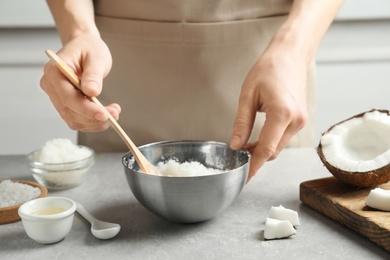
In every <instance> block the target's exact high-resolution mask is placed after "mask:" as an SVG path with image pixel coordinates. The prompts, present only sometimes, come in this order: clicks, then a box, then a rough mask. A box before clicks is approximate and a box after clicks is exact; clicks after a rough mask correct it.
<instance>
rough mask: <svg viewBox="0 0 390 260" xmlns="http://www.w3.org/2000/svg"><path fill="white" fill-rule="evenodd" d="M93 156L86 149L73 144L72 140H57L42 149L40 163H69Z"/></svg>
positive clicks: (39, 157) (39, 156)
mask: <svg viewBox="0 0 390 260" xmlns="http://www.w3.org/2000/svg"><path fill="white" fill-rule="evenodd" d="M90 155H91V151H90V150H89V149H87V148H86V147H80V146H77V145H75V144H73V143H72V141H71V140H70V139H66V138H55V139H52V140H49V141H47V142H46V143H45V145H44V146H43V147H42V149H41V151H40V153H39V155H38V161H39V162H42V163H67V162H74V161H78V160H82V159H85V158H87V157H89V156H90Z"/></svg>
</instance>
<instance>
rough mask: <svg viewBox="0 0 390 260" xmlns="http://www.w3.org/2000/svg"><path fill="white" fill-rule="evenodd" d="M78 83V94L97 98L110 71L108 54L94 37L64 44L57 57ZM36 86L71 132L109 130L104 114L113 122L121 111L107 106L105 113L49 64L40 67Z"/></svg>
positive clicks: (116, 107) (78, 37)
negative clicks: (77, 78) (75, 77)
mask: <svg viewBox="0 0 390 260" xmlns="http://www.w3.org/2000/svg"><path fill="white" fill-rule="evenodd" d="M57 54H58V56H59V57H60V58H61V59H62V60H63V61H64V62H65V63H66V64H67V65H69V66H70V67H71V68H72V69H73V70H74V72H75V73H76V75H77V76H78V77H79V78H80V79H81V90H82V92H83V93H84V94H85V95H87V96H89V97H96V96H98V95H99V94H100V93H101V91H102V87H103V78H104V77H106V76H107V74H108V73H109V71H110V69H111V65H112V58H111V53H110V51H109V49H108V47H107V45H106V44H105V43H104V41H103V40H102V39H101V38H100V36H99V35H98V34H83V35H79V36H77V37H75V38H73V39H72V40H70V41H68V42H67V43H66V44H64V46H63V47H62V48H61V50H60V51H59V52H58V53H57ZM40 85H41V87H42V89H43V90H44V91H45V92H46V94H47V95H48V96H49V98H50V100H51V102H52V103H53V105H54V107H55V108H56V110H57V111H58V113H59V114H60V116H61V118H62V119H63V120H64V121H65V122H66V123H67V124H68V126H69V127H70V128H71V129H73V130H79V131H84V132H96V131H103V130H105V129H107V128H108V127H109V124H108V122H107V120H108V113H110V114H111V115H112V116H113V117H114V118H115V119H116V120H118V118H119V114H120V112H121V108H120V106H119V105H118V104H110V105H108V106H106V109H104V108H102V107H101V106H99V105H98V104H95V103H94V102H92V101H90V100H89V99H88V98H86V97H85V95H83V93H81V92H80V91H78V90H77V89H76V88H75V87H74V86H73V85H72V83H70V81H68V80H67V79H66V77H65V76H64V75H63V74H62V73H61V72H60V71H59V69H58V68H57V67H56V66H55V64H54V62H53V61H49V62H48V63H47V64H46V65H45V67H44V74H43V76H42V78H41V81H40Z"/></svg>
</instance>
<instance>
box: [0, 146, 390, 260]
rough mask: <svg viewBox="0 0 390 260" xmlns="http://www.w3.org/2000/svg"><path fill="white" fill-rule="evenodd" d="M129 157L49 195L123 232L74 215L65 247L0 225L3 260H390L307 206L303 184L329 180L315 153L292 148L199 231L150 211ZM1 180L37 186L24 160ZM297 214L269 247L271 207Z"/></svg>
mask: <svg viewBox="0 0 390 260" xmlns="http://www.w3.org/2000/svg"><path fill="white" fill-rule="evenodd" d="M122 156H123V154H120V153H106V154H97V155H96V163H95V165H94V166H93V168H92V169H91V170H90V171H89V173H88V175H87V177H86V180H85V181H84V182H83V183H82V184H81V185H79V186H77V187H74V188H71V189H68V190H62V191H49V193H48V196H64V197H68V198H70V199H73V200H75V201H78V202H80V203H81V204H83V206H84V207H85V208H86V209H87V210H88V211H90V212H91V213H92V214H93V215H94V216H95V217H97V218H99V219H101V220H105V221H109V222H114V223H119V224H120V225H121V226H122V229H121V231H120V233H119V234H118V235H117V236H116V237H115V238H113V239H110V240H98V239H96V238H95V237H94V236H93V235H92V234H91V233H90V225H89V223H88V222H86V221H85V220H84V219H83V218H82V217H81V216H80V215H78V214H77V213H76V214H75V218H74V223H73V227H72V230H71V231H70V232H69V234H68V235H67V236H66V237H65V239H64V240H62V241H60V242H58V243H56V244H51V245H41V244H38V243H36V242H35V241H33V240H32V239H30V238H29V237H28V236H27V235H26V233H25V231H24V228H23V225H22V222H21V221H19V222H15V223H10V224H5V225H0V259H40V260H41V259H111V260H113V259H316V260H318V259H326V260H328V259H354V260H358V259H365V260H366V259H371V260H372V259H390V258H389V256H390V254H389V253H388V252H386V251H385V250H384V249H383V248H381V247H379V246H378V245H376V244H375V243H373V242H371V241H370V240H368V239H367V238H365V237H363V236H361V235H360V234H358V233H356V232H354V231H352V230H350V229H348V228H346V227H344V226H342V225H341V224H339V223H336V222H335V221H333V220H331V219H329V218H328V217H326V216H324V215H322V214H320V213H318V212H316V211H314V210H313V209H311V208H309V207H307V206H305V205H304V204H302V202H301V201H300V199H299V184H300V183H301V182H303V181H307V180H311V179H317V178H322V177H328V176H331V175H330V173H329V172H328V171H327V169H326V168H325V167H324V166H323V164H322V163H321V161H320V160H319V158H318V156H317V154H316V152H315V150H314V149H311V148H302V149H298V148H289V149H285V150H284V151H283V152H282V153H281V154H280V155H279V157H278V158H277V159H276V160H274V161H271V162H268V163H266V165H265V166H264V167H263V168H262V169H261V170H260V171H259V172H258V174H257V175H256V176H255V177H254V178H253V179H252V180H251V181H250V182H249V183H248V184H247V185H246V186H245V187H244V189H243V191H242V193H241V194H240V195H239V197H238V198H237V199H236V201H235V202H234V203H233V204H232V205H231V206H230V207H229V208H228V209H227V210H226V211H224V212H223V213H222V214H220V215H219V216H217V217H216V218H214V219H211V220H209V221H205V222H202V223H198V224H176V223H171V222H168V221H166V220H164V219H162V218H160V217H157V216H155V215H153V214H152V213H150V212H149V211H147V210H146V209H145V208H144V207H143V206H141V205H140V204H139V203H138V201H137V200H136V199H135V197H134V196H133V194H132V193H131V191H130V188H129V187H128V184H127V181H126V178H125V174H124V168H123V166H122V163H121V158H122ZM0 166H1V167H0V180H5V179H22V180H33V178H32V176H31V174H30V172H29V170H28V168H27V163H26V158H25V156H21V155H14V156H12V155H10V156H0ZM279 205H283V206H284V207H286V208H290V209H293V210H296V211H298V213H299V217H300V221H301V225H300V226H298V227H297V234H296V235H294V236H292V237H290V238H287V239H280V240H264V239H263V232H264V222H265V219H266V217H267V216H268V214H269V210H270V208H271V206H279Z"/></svg>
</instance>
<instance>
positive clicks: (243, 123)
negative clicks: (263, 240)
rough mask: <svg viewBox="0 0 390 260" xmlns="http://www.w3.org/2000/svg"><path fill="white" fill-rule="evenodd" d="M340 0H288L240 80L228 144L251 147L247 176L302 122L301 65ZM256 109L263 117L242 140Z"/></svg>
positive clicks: (309, 56) (274, 153) (304, 66)
mask: <svg viewBox="0 0 390 260" xmlns="http://www.w3.org/2000/svg"><path fill="white" fill-rule="evenodd" d="M342 3H343V0H331V1H305V0H294V1H293V4H292V7H291V10H290V13H289V15H288V17H287V19H286V21H285V22H284V24H283V25H282V26H281V27H280V28H279V30H278V31H277V32H276V34H275V35H274V37H273V38H272V40H271V42H270V44H269V46H268V48H267V49H266V51H265V52H264V54H263V55H262V56H261V57H260V59H259V60H258V61H257V63H256V64H255V65H254V66H253V68H252V69H251V71H250V72H249V74H248V76H247V78H246V79H245V81H244V84H243V86H242V90H241V94H240V99H239V107H238V111H237V115H236V119H235V122H234V128H233V136H232V140H231V143H230V146H231V147H232V148H233V149H239V148H241V147H246V148H248V149H249V150H251V151H252V159H251V166H250V169H249V178H248V181H249V180H250V178H251V177H253V175H255V174H256V172H257V171H258V170H259V169H260V167H261V166H262V165H263V164H264V163H265V162H266V161H267V160H272V159H274V158H275V157H276V156H277V155H278V154H279V152H280V151H281V150H282V149H283V148H284V147H285V146H286V145H287V143H288V141H289V140H290V139H291V137H292V136H293V135H295V133H297V132H298V131H299V130H300V129H301V128H302V127H303V126H304V124H305V122H306V118H307V110H306V77H307V68H308V64H310V63H311V62H312V60H313V58H314V55H315V53H316V51H317V49H318V46H319V43H320V41H321V39H322V38H323V36H324V34H325V32H326V31H327V29H328V28H329V26H330V24H331V23H332V21H333V19H334V17H335V15H336V13H337V11H338V9H339V8H340V6H341V4H342ZM257 112H264V113H265V116H266V120H265V123H264V126H263V128H262V130H261V132H260V135H259V139H258V141H257V142H256V143H253V144H248V143H247V142H248V139H249V136H250V134H251V131H252V127H253V124H254V120H255V117H256V114H257Z"/></svg>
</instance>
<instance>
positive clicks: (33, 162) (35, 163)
mask: <svg viewBox="0 0 390 260" xmlns="http://www.w3.org/2000/svg"><path fill="white" fill-rule="evenodd" d="M78 146H79V147H84V148H86V149H88V150H89V151H90V152H91V154H90V155H89V156H87V157H85V158H83V159H81V160H77V161H70V162H63V163H44V162H40V161H36V160H33V159H32V157H33V156H34V155H35V154H36V153H37V152H39V151H41V150H42V147H41V148H38V149H36V150H34V151H32V152H30V153H29V154H27V155H26V158H27V161H28V164H29V165H30V166H31V167H40V166H56V165H63V166H66V165H72V164H80V163H82V162H87V161H89V160H91V159H93V158H94V157H95V151H94V150H93V149H92V148H90V147H88V146H84V145H78Z"/></svg>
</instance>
